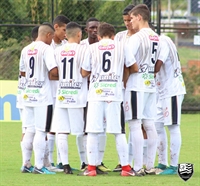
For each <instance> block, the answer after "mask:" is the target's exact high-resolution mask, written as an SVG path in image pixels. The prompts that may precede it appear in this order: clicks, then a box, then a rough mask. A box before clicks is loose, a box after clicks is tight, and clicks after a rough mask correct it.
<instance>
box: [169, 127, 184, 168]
mask: <svg viewBox="0 0 200 186" xmlns="http://www.w3.org/2000/svg"><path fill="white" fill-rule="evenodd" d="M168 129H169V133H170V158H171V159H170V160H171V161H170V165H172V166H175V167H177V166H178V160H179V155H180V149H181V131H180V125H169V126H168Z"/></svg>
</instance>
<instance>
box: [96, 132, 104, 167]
mask: <svg viewBox="0 0 200 186" xmlns="http://www.w3.org/2000/svg"><path fill="white" fill-rule="evenodd" d="M98 138H99V158H98V163H97V164H98V165H100V164H101V162H103V156H104V152H105V148H106V134H105V133H100V134H98Z"/></svg>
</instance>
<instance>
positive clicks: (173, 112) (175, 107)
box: [155, 35, 186, 175]
mask: <svg viewBox="0 0 200 186" xmlns="http://www.w3.org/2000/svg"><path fill="white" fill-rule="evenodd" d="M155 73H156V87H157V91H158V92H157V93H158V103H157V118H156V122H155V125H156V130H157V133H158V147H157V150H158V166H157V168H160V169H162V170H164V171H163V172H161V173H160V175H173V174H177V166H178V160H179V155H180V148H181V131H180V122H181V105H182V102H183V99H184V94H186V90H185V84H184V80H183V76H182V72H181V64H180V60H179V57H178V53H177V49H176V46H175V45H174V43H173V42H172V40H171V39H170V38H169V37H167V36H164V35H162V36H160V47H159V50H158V60H157V62H156V65H155ZM165 126H167V128H168V130H169V134H170V166H169V167H167V166H168V156H167V155H168V145H167V144H168V142H167V135H166V131H165V128H164V127H165Z"/></svg>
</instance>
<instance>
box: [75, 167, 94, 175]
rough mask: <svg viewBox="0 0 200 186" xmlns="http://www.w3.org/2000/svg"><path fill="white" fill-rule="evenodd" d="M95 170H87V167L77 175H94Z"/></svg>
mask: <svg viewBox="0 0 200 186" xmlns="http://www.w3.org/2000/svg"><path fill="white" fill-rule="evenodd" d="M96 175H97V172H96V170H88V169H87V168H86V169H85V170H84V171H83V172H81V173H80V174H78V175H77V176H96Z"/></svg>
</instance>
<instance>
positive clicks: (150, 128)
mask: <svg viewBox="0 0 200 186" xmlns="http://www.w3.org/2000/svg"><path fill="white" fill-rule="evenodd" d="M142 123H143V126H144V130H145V131H146V133H147V163H146V169H147V170H149V169H151V168H154V163H155V158H156V150H157V140H158V136H157V132H156V127H155V124H154V121H153V120H149V119H143V120H142Z"/></svg>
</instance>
